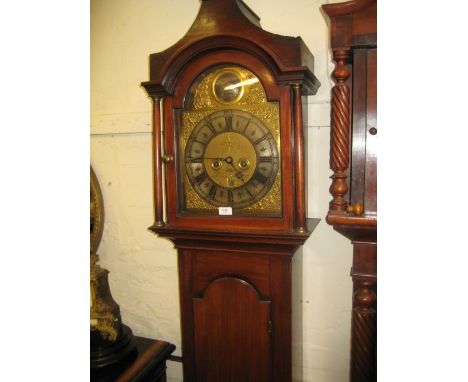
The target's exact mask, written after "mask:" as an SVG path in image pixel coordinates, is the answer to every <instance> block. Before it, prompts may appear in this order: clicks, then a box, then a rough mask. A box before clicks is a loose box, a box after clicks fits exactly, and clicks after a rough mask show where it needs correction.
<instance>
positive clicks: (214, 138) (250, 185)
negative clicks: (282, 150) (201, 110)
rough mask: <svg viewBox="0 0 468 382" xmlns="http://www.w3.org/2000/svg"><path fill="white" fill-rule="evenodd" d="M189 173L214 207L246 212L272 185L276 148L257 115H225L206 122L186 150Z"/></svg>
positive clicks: (197, 189)
mask: <svg viewBox="0 0 468 382" xmlns="http://www.w3.org/2000/svg"><path fill="white" fill-rule="evenodd" d="M185 168H186V174H187V176H188V179H189V182H190V184H191V185H192V187H193V189H194V190H195V192H196V193H197V194H198V195H199V196H200V197H201V198H202V199H203V200H204V201H205V202H207V203H209V204H211V205H213V206H232V207H233V208H245V207H248V206H251V205H253V204H255V203H257V202H258V201H259V200H260V199H261V198H262V197H264V196H265V195H266V194H267V193H268V191H269V190H270V189H271V187H272V186H273V184H274V182H275V179H276V176H277V173H278V168H279V155H278V150H277V143H276V141H275V139H274V137H273V136H272V134H271V133H270V131H269V129H268V128H267V127H266V126H265V125H264V124H263V123H262V122H261V121H260V120H259V119H258V118H256V117H254V116H253V115H252V114H250V113H247V112H245V111H241V110H222V111H218V112H215V113H213V114H211V115H209V116H208V117H206V118H205V119H204V120H202V121H201V122H200V123H199V124H198V125H197V126H196V127H195V128H194V129H193V131H192V134H191V135H190V137H189V138H188V142H187V146H186V149H185Z"/></svg>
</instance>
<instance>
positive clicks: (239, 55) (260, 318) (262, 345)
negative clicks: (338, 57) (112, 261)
mask: <svg viewBox="0 0 468 382" xmlns="http://www.w3.org/2000/svg"><path fill="white" fill-rule="evenodd" d="M217 65H238V66H242V67H244V68H246V69H248V70H249V71H251V72H252V73H254V74H255V76H257V77H258V78H259V80H260V81H261V83H262V85H263V87H264V89H265V92H266V95H267V98H268V101H276V102H278V103H279V108H280V126H281V147H280V148H281V173H282V191H281V194H282V214H281V216H280V217H265V216H261V217H258V216H257V217H256V216H206V215H198V216H197V214H188V215H187V214H181V213H180V211H181V209H180V205H179V204H180V198H179V193H180V188H179V185H180V182H181V179H179V173H178V171H177V169H178V168H179V166H180V163H179V160H180V157H181V153H180V152H179V151H178V150H179V148H178V144H177V142H178V134H179V131H178V122H177V119H176V114H177V113H176V111H177V110H179V109H181V108H182V107H183V105H184V99H185V96H186V94H187V91H188V89H189V88H190V85H191V84H192V82H193V81H194V80H195V79H196V78H197V77H198V76H199V75H200V74H201V73H203V72H205V71H207V70H208V69H210V68H212V67H215V66H217ZM142 86H143V87H144V88H145V89H146V91H147V93H148V94H149V95H150V96H151V97H152V99H153V167H154V207H155V211H154V213H155V223H154V225H153V226H151V227H150V229H151V230H152V231H153V232H155V233H157V234H158V235H159V236H160V237H165V238H169V239H170V240H171V241H172V242H173V243H174V245H175V247H176V248H177V250H178V266H179V287H180V304H181V323H182V324H181V325H182V352H183V372H184V380H185V381H187V382H190V381H203V382H210V381H233V382H234V381H235V382H240V381H259V382H260V381H277V382H287V381H291V380H292V348H291V341H292V320H291V311H292V283H291V276H292V257H293V255H294V253H295V251H296V250H297V249H298V248H299V247H300V246H301V245H302V244H303V243H304V242H305V240H306V239H307V238H308V237H309V235H310V234H311V232H312V231H313V229H314V228H315V226H316V225H317V224H318V220H317V219H307V218H306V190H305V164H306V158H305V150H304V147H305V143H304V141H305V137H304V128H303V120H304V119H305V120H306V118H304V116H303V110H302V97H303V96H307V95H310V94H315V93H316V91H317V89H318V87H319V86H320V83H319V81H318V80H317V79H316V77H315V76H314V74H313V56H312V54H311V53H310V51H309V50H308V49H307V47H306V46H305V44H304V43H303V41H302V40H301V39H300V38H298V37H296V38H293V37H285V36H279V35H275V34H272V33H269V32H266V31H264V30H262V29H261V27H260V22H259V18H258V16H257V15H256V14H255V13H253V11H252V10H250V8H248V7H247V6H246V5H245V4H244V3H243V2H242V1H235V0H205V1H202V4H201V8H200V11H199V14H198V16H197V18H196V20H195V21H194V23H193V25H192V26H191V28H190V29H189V31H188V32H187V34H186V35H185V36H184V37H183V38H182V39H181V40H180V41H179V42H177V43H176V44H175V45H173V46H172V47H170V48H168V49H166V50H165V51H163V52H160V53H155V54H151V55H150V81H148V82H144V83H142ZM163 180H165V181H163ZM165 191H166V192H165Z"/></svg>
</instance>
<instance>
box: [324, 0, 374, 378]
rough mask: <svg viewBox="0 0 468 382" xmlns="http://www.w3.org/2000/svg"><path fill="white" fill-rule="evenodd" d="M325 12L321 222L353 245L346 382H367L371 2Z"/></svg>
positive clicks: (370, 346)
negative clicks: (328, 76)
mask: <svg viewBox="0 0 468 382" xmlns="http://www.w3.org/2000/svg"><path fill="white" fill-rule="evenodd" d="M323 9H324V11H325V13H326V14H327V15H328V17H329V18H330V27H331V28H330V29H331V48H332V51H333V59H334V60H335V61H336V68H335V70H334V71H333V73H332V75H333V78H334V80H335V86H334V88H333V90H332V113H331V150H330V165H331V169H332V170H333V176H332V179H333V181H332V185H331V187H330V192H331V194H332V197H333V199H332V201H331V202H330V208H329V212H328V215H327V222H328V223H329V224H331V225H332V226H333V228H334V229H335V230H337V231H338V232H340V233H341V234H343V235H344V236H346V237H347V238H349V239H350V240H351V241H352V243H353V267H352V269H351V276H352V278H353V310H352V323H351V371H350V376H351V381H352V382H372V381H376V380H377V369H376V364H377V362H376V361H377V150H376V142H377V141H376V140H377V0H353V1H348V2H345V3H336V4H327V5H323Z"/></svg>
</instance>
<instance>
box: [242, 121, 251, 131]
mask: <svg viewBox="0 0 468 382" xmlns="http://www.w3.org/2000/svg"><path fill="white" fill-rule="evenodd" d="M251 120H252V119H249V120H248V121H247V123H246V124H245V127H244V130H242V134H245V131H246V130H247V127H249V125H250V121H251Z"/></svg>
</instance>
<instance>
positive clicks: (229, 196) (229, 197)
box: [228, 190, 232, 205]
mask: <svg viewBox="0 0 468 382" xmlns="http://www.w3.org/2000/svg"><path fill="white" fill-rule="evenodd" d="M228 202H229V205H232V190H228Z"/></svg>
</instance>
